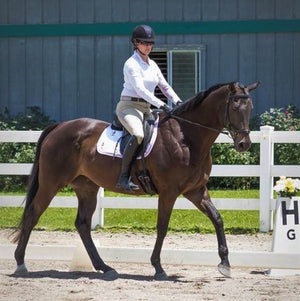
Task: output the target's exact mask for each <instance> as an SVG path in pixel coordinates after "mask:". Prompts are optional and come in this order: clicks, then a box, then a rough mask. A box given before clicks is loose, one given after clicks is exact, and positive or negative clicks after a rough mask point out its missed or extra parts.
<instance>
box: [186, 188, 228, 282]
mask: <svg viewBox="0 0 300 301" xmlns="http://www.w3.org/2000/svg"><path fill="white" fill-rule="evenodd" d="M184 196H185V197H186V198H188V199H189V200H190V201H191V202H192V203H193V204H194V205H195V206H196V207H197V208H198V209H200V210H201V211H202V212H203V213H204V214H205V215H207V216H208V217H209V219H210V220H211V222H212V223H213V225H214V227H215V229H216V234H217V240H218V251H219V256H220V258H221V263H220V264H219V265H218V269H219V272H220V273H221V274H223V275H224V276H226V277H230V264H229V260H228V247H227V242H226V237H225V233H224V227H223V220H222V218H221V216H220V214H219V212H218V210H217V209H216V207H215V206H214V204H213V203H212V201H211V199H210V196H209V193H208V191H207V188H206V187H205V188H203V190H200V191H194V192H192V193H187V194H184Z"/></svg>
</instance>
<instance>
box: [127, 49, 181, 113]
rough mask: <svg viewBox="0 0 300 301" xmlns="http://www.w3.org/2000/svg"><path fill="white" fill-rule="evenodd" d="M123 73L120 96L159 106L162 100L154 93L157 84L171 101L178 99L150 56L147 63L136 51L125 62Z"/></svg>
mask: <svg viewBox="0 0 300 301" xmlns="http://www.w3.org/2000/svg"><path fill="white" fill-rule="evenodd" d="M123 73H124V85H123V91H122V93H121V96H130V97H139V98H143V99H145V100H146V101H148V102H149V103H150V104H152V105H154V106H155V107H157V108H159V107H161V106H162V105H164V102H163V101H161V100H160V99H159V98H157V97H156V96H155V95H154V90H155V87H156V86H158V87H159V88H160V90H161V91H162V93H163V94H164V95H165V96H166V97H167V98H168V99H170V100H172V102H173V103H175V104H176V103H177V102H178V101H179V100H180V98H179V97H178V95H177V94H176V93H175V91H174V90H173V89H172V87H171V86H170V85H169V84H168V83H167V81H166V80H165V78H164V76H163V75H162V73H161V70H160V69H159V67H158V66H157V64H156V63H155V62H154V61H153V60H151V59H150V58H148V63H146V62H144V61H143V60H142V58H141V57H140V55H139V54H138V53H137V51H135V52H134V53H133V55H132V56H131V57H130V58H129V59H128V60H127V61H126V62H125V64H124V68H123Z"/></svg>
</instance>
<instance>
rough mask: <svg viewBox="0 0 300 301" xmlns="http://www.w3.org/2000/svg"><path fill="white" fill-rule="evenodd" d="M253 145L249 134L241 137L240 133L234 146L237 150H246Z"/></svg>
mask: <svg viewBox="0 0 300 301" xmlns="http://www.w3.org/2000/svg"><path fill="white" fill-rule="evenodd" d="M250 147H251V140H250V137H249V135H246V136H243V137H241V138H239V135H238V136H237V137H236V139H235V140H234V148H235V150H236V151H237V152H245V151H247V150H248V149H249V148H250Z"/></svg>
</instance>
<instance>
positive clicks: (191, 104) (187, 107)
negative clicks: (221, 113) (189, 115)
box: [172, 82, 232, 115]
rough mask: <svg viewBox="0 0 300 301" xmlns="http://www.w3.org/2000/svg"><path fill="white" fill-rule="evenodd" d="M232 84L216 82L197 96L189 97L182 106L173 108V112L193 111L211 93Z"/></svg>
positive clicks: (176, 113)
mask: <svg viewBox="0 0 300 301" xmlns="http://www.w3.org/2000/svg"><path fill="white" fill-rule="evenodd" d="M229 84H232V82H230V83H223V84H216V85H214V86H212V87H210V88H208V89H207V90H204V91H201V92H199V93H198V94H196V95H195V96H193V97H191V98H189V99H187V100H186V101H185V102H184V103H182V104H181V105H180V106H178V107H176V108H174V109H173V111H172V114H174V115H179V114H181V113H183V112H187V111H191V110H193V109H194V108H195V106H197V105H199V104H200V103H201V102H202V101H203V100H204V99H205V98H206V97H207V96H208V95H209V94H210V93H212V92H213V91H215V90H218V89H219V88H221V87H223V86H226V85H229Z"/></svg>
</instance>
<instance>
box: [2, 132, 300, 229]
mask: <svg viewBox="0 0 300 301" xmlns="http://www.w3.org/2000/svg"><path fill="white" fill-rule="evenodd" d="M40 134H41V131H0V143H15V142H22V143H30V142H33V143H35V142H37V140H38V138H39V136H40ZM250 137H251V140H252V142H253V143H259V144H260V164H259V165H213V167H212V172H211V176H212V177H245V176H246V177H259V179H260V196H259V199H221V198H219V199H217V198H213V199H212V201H213V203H214V204H215V206H216V207H217V209H226V210H259V211H260V231H262V232H266V231H269V230H271V229H272V227H273V220H272V216H273V215H272V211H273V210H274V208H275V201H274V199H273V177H278V176H282V175H285V176H290V177H298V176H300V165H274V144H275V143H300V131H290V132H286V131H276V132H275V131H274V128H273V127H271V126H263V127H261V128H260V131H254V132H252V133H251V134H250ZM216 143H232V141H231V139H230V138H228V137H227V136H219V137H218V139H217V140H216ZM31 167H32V164H30V163H0V175H29V174H30V171H31ZM24 197H25V196H9V195H3V196H0V207H4V206H5V207H18V206H20V204H21V203H22V201H23V199H24ZM97 199H98V200H97V208H96V211H95V214H94V216H93V227H95V226H96V225H97V224H99V225H100V226H103V225H104V209H105V208H136V209H139V208H140V209H156V208H157V198H155V197H152V198H143V197H122V198H118V197H104V193H103V189H100V190H99V193H98V197H97ZM76 200H77V199H76V198H75V197H61V196H56V197H55V198H54V199H53V201H52V202H51V205H50V206H52V207H71V208H72V207H77V202H76ZM174 208H175V209H196V208H195V207H194V206H193V205H192V204H191V203H190V202H189V201H188V200H186V199H185V198H179V199H177V202H176V204H175V207H174Z"/></svg>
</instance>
